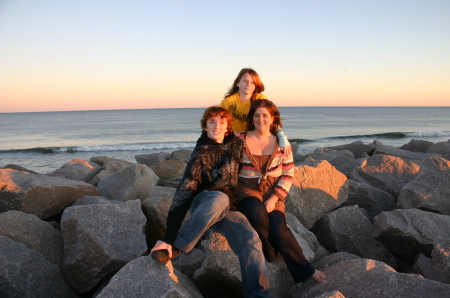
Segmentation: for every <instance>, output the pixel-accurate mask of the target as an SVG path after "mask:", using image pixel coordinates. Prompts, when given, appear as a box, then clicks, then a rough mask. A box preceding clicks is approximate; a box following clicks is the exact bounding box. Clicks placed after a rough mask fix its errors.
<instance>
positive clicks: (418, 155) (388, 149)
mask: <svg viewBox="0 0 450 298" xmlns="http://www.w3.org/2000/svg"><path fill="white" fill-rule="evenodd" d="M374 143H375V145H376V146H377V147H376V148H375V150H374V151H373V154H386V155H391V156H397V157H401V158H406V159H414V160H424V159H426V158H429V157H430V156H435V155H436V153H423V152H412V151H408V150H403V149H400V148H396V147H392V146H388V145H384V144H383V143H381V142H380V141H374Z"/></svg>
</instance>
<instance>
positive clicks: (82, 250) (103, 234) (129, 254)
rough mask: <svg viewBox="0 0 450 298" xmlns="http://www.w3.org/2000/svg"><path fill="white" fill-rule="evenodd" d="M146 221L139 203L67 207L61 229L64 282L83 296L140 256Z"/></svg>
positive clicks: (143, 245) (142, 249)
mask: <svg viewBox="0 0 450 298" xmlns="http://www.w3.org/2000/svg"><path fill="white" fill-rule="evenodd" d="M145 222H146V218H145V216H144V214H143V213H142V211H141V203H140V201H139V200H134V201H127V202H110V204H89V205H79V206H72V207H68V208H66V210H65V211H64V213H63V216H62V218H61V229H62V232H63V238H64V266H63V271H64V274H65V277H66V279H67V281H68V282H69V283H70V284H71V285H72V287H73V288H74V289H75V290H76V291H77V292H78V293H86V292H88V291H90V290H91V289H92V288H94V287H95V286H96V285H97V284H98V283H99V282H100V281H101V280H102V279H103V278H104V277H106V276H107V275H108V274H110V273H112V272H114V271H116V270H118V269H120V268H121V267H123V266H124V265H125V264H126V263H127V262H129V261H131V260H134V259H136V258H138V257H139V256H142V255H143V254H144V253H145V252H146V250H147V245H146V241H145V234H144V228H145Z"/></svg>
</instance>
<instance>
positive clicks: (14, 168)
mask: <svg viewBox="0 0 450 298" xmlns="http://www.w3.org/2000/svg"><path fill="white" fill-rule="evenodd" d="M3 169H11V170H16V171H19V172H26V173H28V174H35V175H39V173H38V172H35V171H32V170H29V169H27V168H24V167H22V166H19V165H15V164H9V165H6V166H4V167H3Z"/></svg>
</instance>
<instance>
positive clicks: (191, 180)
mask: <svg viewBox="0 0 450 298" xmlns="http://www.w3.org/2000/svg"><path fill="white" fill-rule="evenodd" d="M196 149H197V148H196ZM196 149H194V151H193V153H192V155H191V157H190V159H189V162H188V164H187V166H186V170H185V172H184V175H183V177H182V178H181V182H180V184H179V185H178V187H177V190H176V192H175V195H174V198H173V202H172V206H171V207H170V210H169V214H168V215H167V227H166V232H165V234H164V236H163V237H162V238H161V240H162V241H164V242H165V243H168V244H170V245H173V242H174V241H175V238H176V237H177V234H178V231H179V230H180V227H181V224H182V222H183V220H184V217H185V216H186V214H187V212H188V210H189V208H190V207H191V204H192V201H193V200H194V197H195V196H196V195H197V193H198V192H199V185H200V184H201V183H202V175H201V173H202V169H203V165H202V162H201V159H200V158H199V154H198V153H199V152H198V150H196Z"/></svg>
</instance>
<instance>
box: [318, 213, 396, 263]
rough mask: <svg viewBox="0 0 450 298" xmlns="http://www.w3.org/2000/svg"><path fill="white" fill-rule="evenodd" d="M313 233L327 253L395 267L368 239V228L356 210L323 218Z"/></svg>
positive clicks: (383, 250) (381, 248)
mask: <svg viewBox="0 0 450 298" xmlns="http://www.w3.org/2000/svg"><path fill="white" fill-rule="evenodd" d="M313 232H314V234H315V235H316V236H317V239H318V240H319V242H320V243H321V244H322V245H323V246H325V248H326V249H328V250H329V251H330V252H333V253H335V252H348V253H351V254H355V255H358V256H360V257H363V258H368V259H374V260H379V261H382V262H384V263H386V264H389V265H390V266H392V267H394V268H395V267H397V263H396V261H395V258H394V256H393V255H392V254H391V253H390V252H389V251H388V250H387V249H386V248H385V247H384V246H383V244H381V243H380V242H378V241H377V240H375V239H374V238H373V237H372V225H371V224H370V222H369V220H368V219H367V218H366V216H365V215H364V214H363V213H362V212H361V210H360V208H358V206H348V207H342V208H339V209H337V210H334V211H332V212H329V213H327V214H325V215H324V216H322V218H321V219H320V220H318V221H317V222H316V224H315V225H314V228H313Z"/></svg>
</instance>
